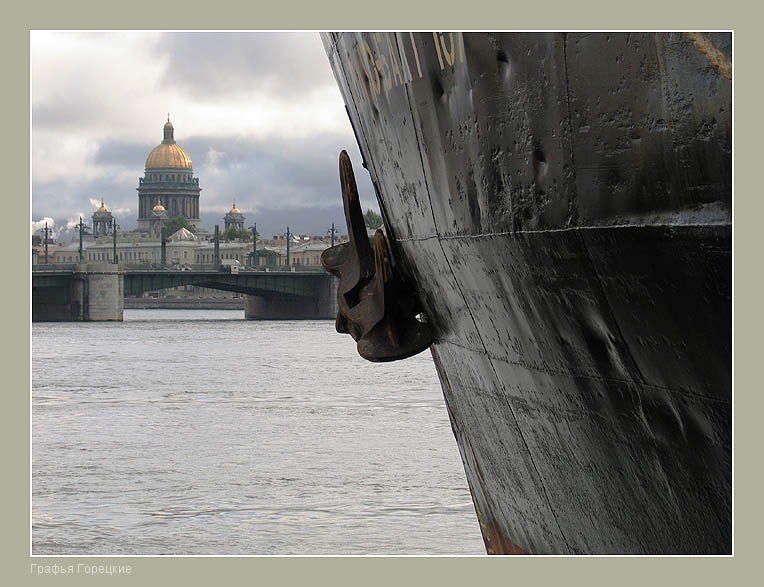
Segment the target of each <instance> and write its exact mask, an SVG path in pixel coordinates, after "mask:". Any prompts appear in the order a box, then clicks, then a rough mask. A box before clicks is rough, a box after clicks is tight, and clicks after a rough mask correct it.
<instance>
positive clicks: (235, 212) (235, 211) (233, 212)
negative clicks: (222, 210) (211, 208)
mask: <svg viewBox="0 0 764 587" xmlns="http://www.w3.org/2000/svg"><path fill="white" fill-rule="evenodd" d="M229 214H241V212H239V209H238V208H237V207H236V202H234V203H233V208H231V211H230V212H229Z"/></svg>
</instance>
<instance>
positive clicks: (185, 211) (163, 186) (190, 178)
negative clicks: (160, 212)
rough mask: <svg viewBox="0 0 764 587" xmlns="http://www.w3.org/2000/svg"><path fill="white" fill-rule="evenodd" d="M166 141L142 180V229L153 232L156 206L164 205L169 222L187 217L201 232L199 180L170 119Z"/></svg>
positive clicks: (154, 153) (150, 158)
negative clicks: (179, 217) (178, 142)
mask: <svg viewBox="0 0 764 587" xmlns="http://www.w3.org/2000/svg"><path fill="white" fill-rule="evenodd" d="M163 133H164V138H163V139H162V142H161V143H160V144H159V145H157V146H156V147H154V149H153V150H152V151H151V153H149V156H148V157H147V158H146V168H145V172H144V176H143V177H141V178H140V179H139V180H138V188H137V190H138V227H137V230H139V231H141V232H150V231H151V224H152V220H153V219H154V218H153V215H152V213H153V211H154V208H155V206H157V205H158V204H161V205H162V206H163V208H165V210H166V212H167V216H168V217H169V218H173V217H175V216H183V217H184V218H186V220H188V222H189V223H190V224H191V226H193V227H194V228H195V229H197V228H199V226H200V224H199V193H200V192H201V188H200V187H199V178H198V177H194V169H193V166H192V163H191V157H189V155H188V153H186V151H185V150H184V149H183V147H181V146H180V145H179V144H177V143H176V142H175V129H174V128H173V125H172V123H171V122H170V116H169V115H168V116H167V122H165V124H164V129H163Z"/></svg>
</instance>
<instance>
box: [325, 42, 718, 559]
mask: <svg viewBox="0 0 764 587" xmlns="http://www.w3.org/2000/svg"><path fill="white" fill-rule="evenodd" d="M323 40H324V44H325V47H326V50H327V54H328V55H329V60H330V62H331V65H332V68H333V69H334V72H335V77H336V78H337V80H338V83H339V86H340V90H341V92H342V94H343V97H344V99H345V101H346V104H347V106H348V113H349V116H350V119H351V122H352V123H353V127H354V130H355V132H356V136H357V139H358V142H359V145H360V148H361V153H362V154H363V157H364V165H365V166H366V167H367V168H368V170H369V172H370V174H371V177H372V181H373V183H374V186H375V189H376V191H377V195H378V198H379V203H380V207H381V211H382V214H383V217H384V220H385V227H386V232H387V238H388V241H389V243H390V248H391V250H392V253H393V254H392V257H393V259H394V261H395V263H396V266H397V270H398V271H400V272H401V273H402V274H403V275H405V277H406V279H407V280H408V282H409V283H411V284H413V286H414V287H415V289H416V291H417V293H418V296H419V299H420V301H421V305H422V308H423V311H424V315H425V316H426V318H427V322H428V324H429V326H430V327H431V328H432V331H433V333H434V341H433V344H432V354H433V357H434V359H435V363H436V366H437V370H438V374H439V377H440V380H441V383H442V387H443V392H444V396H445V399H446V405H447V408H448V412H449V416H450V419H451V424H452V427H453V431H454V434H455V436H456V439H457V444H458V446H459V450H460V451H461V456H462V460H463V463H464V467H465V471H466V474H467V480H468V483H469V486H470V490H471V492H472V495H473V501H474V504H475V509H476V511H477V515H478V519H479V520H480V524H481V529H482V532H483V537H484V540H485V544H486V549H487V551H488V552H489V553H497V554H499V553H504V554H520V553H539V554H589V553H631V554H655V553H661V554H671V553H687V554H690V553H693V554H703V553H713V554H725V553H730V552H731V549H732V531H731V530H732V515H731V509H732V491H731V487H732V475H731V463H732V458H731V456H732V455H731V453H732V434H731V430H732V414H731V401H732V375H731V374H732V353H731V350H732V337H731V328H732V327H731V324H732V301H731V289H732V286H731V282H732V280H731V275H732V266H731V240H732V239H731V232H732V222H731V186H732V163H731V132H732V127H731V106H732V100H731V91H732V90H731V81H730V79H729V78H730V77H731V74H730V72H729V59H730V58H731V35H728V34H719V33H715V34H708V35H683V34H681V33H674V34H669V33H660V34H652V33H640V34H627V33H618V34H606V33H598V34H584V33H580V34H579V33H577V34H564V33H549V34H539V33H511V34H510V33H504V34H477V33H475V34H466V33H465V34H463V35H462V34H451V33H418V34H413V35H412V34H409V33H395V34H394V33H379V34H377V33H363V34H354V33H339V34H335V33H329V34H324V35H323Z"/></svg>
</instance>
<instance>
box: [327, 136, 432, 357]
mask: <svg viewBox="0 0 764 587" xmlns="http://www.w3.org/2000/svg"><path fill="white" fill-rule="evenodd" d="M340 184H341V186H342V201H343V204H344V206H345V219H346V220H347V226H348V236H349V239H350V242H348V243H343V244H341V245H337V246H335V247H331V248H330V249H326V250H325V251H324V252H323V253H322V255H321V264H322V265H323V266H324V268H325V269H326V270H327V271H328V272H329V273H331V274H332V275H335V276H336V277H338V278H339V280H340V282H339V284H338V286H337V322H336V324H335V327H336V329H337V332H340V333H346V334H350V336H352V337H353V339H354V340H355V341H356V342H357V343H358V345H357V348H358V354H360V355H361V356H362V357H363V358H364V359H367V360H369V361H375V362H383V361H397V360H398V359H405V358H407V357H411V356H412V355H415V354H417V353H420V352H422V351H423V350H425V349H426V348H428V347H429V346H430V344H432V338H433V337H432V331H431V329H430V326H429V324H427V323H425V322H420V321H419V320H417V319H416V315H417V313H418V312H419V303H418V300H417V298H416V296H415V295H414V293H413V291H412V289H411V288H409V287H408V286H407V285H406V284H405V283H404V280H403V278H402V277H401V276H400V274H399V272H397V271H396V270H395V268H394V267H393V264H392V260H391V258H390V250H389V248H388V245H387V239H386V238H385V234H384V232H382V230H377V232H376V233H375V234H374V248H373V249H372V246H371V244H370V243H369V238H368V236H367V233H366V226H365V225H364V220H363V214H362V213H361V202H360V200H359V197H358V188H357V187H356V183H355V175H354V174H353V165H352V164H351V162H350V157H349V156H348V154H347V152H345V151H342V153H340Z"/></svg>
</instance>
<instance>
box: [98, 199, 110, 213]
mask: <svg viewBox="0 0 764 587" xmlns="http://www.w3.org/2000/svg"><path fill="white" fill-rule="evenodd" d="M97 211H98V212H108V211H109V209H108V208H107V207H106V206H104V205H103V198H101V207H100V208H98V210H97Z"/></svg>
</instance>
